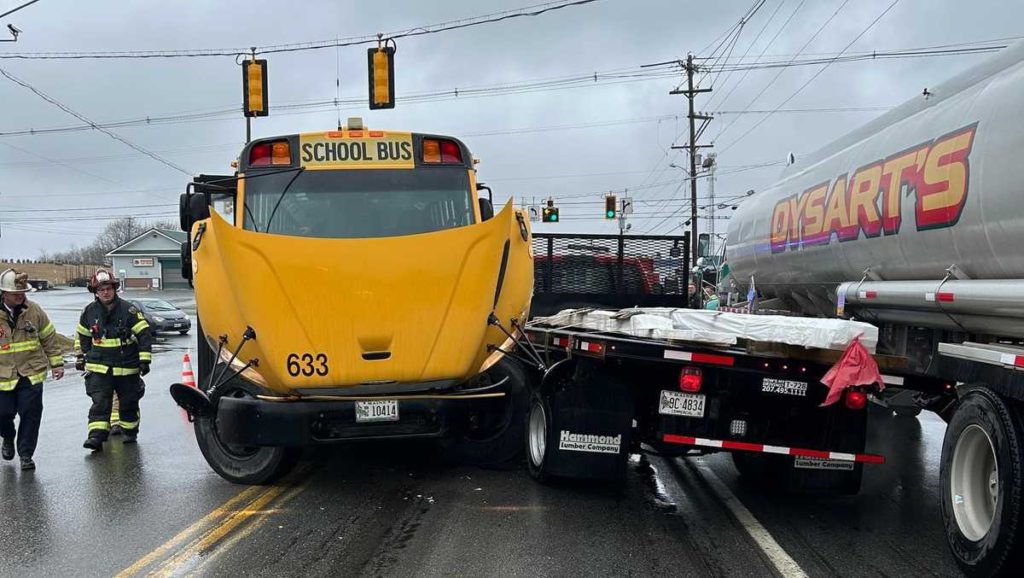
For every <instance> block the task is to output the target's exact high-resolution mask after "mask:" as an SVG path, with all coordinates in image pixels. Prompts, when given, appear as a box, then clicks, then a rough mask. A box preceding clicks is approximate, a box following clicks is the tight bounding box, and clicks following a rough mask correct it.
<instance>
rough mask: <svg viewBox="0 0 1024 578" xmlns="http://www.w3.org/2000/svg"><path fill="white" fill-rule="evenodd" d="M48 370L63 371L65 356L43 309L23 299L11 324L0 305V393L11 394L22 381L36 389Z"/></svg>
mask: <svg viewBox="0 0 1024 578" xmlns="http://www.w3.org/2000/svg"><path fill="white" fill-rule="evenodd" d="M51 367H64V354H63V352H62V350H61V345H60V339H59V338H58V337H57V330H56V329H54V327H53V323H50V319H49V318H48V317H47V316H46V313H45V312H44V311H43V308H42V307H40V306H39V305H37V304H35V303H33V302H32V301H29V300H27V299H26V300H25V308H24V309H23V310H22V311H21V314H20V315H18V321H17V323H14V322H12V320H11V314H10V313H9V312H8V311H7V308H6V307H4V306H3V305H0V391H11V390H13V389H14V386H15V385H17V384H18V380H19V379H20V378H22V377H26V378H28V380H29V381H30V382H32V385H39V384H40V383H42V382H43V380H44V379H46V372H47V371H48V370H49V369H50V368H51Z"/></svg>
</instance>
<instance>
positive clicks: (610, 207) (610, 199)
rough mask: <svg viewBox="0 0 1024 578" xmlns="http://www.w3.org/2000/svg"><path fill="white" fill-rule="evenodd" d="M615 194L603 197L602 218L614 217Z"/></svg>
mask: <svg viewBox="0 0 1024 578" xmlns="http://www.w3.org/2000/svg"><path fill="white" fill-rule="evenodd" d="M615 201H616V199H615V195H608V196H607V197H605V198H604V218H605V219H614V218H615V214H616V212H617V207H616V202H615Z"/></svg>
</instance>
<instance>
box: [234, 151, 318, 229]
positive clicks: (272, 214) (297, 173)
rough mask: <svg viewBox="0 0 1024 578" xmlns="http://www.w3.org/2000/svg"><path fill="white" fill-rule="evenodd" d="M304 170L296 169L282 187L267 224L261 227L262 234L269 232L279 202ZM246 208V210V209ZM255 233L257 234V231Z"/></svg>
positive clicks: (303, 168)
mask: <svg viewBox="0 0 1024 578" xmlns="http://www.w3.org/2000/svg"><path fill="white" fill-rule="evenodd" d="M304 170H306V167H299V168H298V169H296V171H295V174H294V175H292V178H291V179H290V180H289V181H288V184H287V185H285V186H284V190H282V191H281V194H280V196H278V197H277V202H276V203H274V210H272V211H270V217H268V218H267V224H266V225H265V226H264V227H263V232H264V233H269V232H270V223H271V221H273V220H274V215H276V214H277V208H278V207H280V206H281V201H282V200H284V194H285V193H287V192H288V189H290V188H291V187H292V183H294V182H295V179H297V178H299V175H301V174H302V171H304ZM246 208H247V209H248V207H246ZM257 232H259V230H258V229H257Z"/></svg>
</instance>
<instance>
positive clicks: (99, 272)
mask: <svg viewBox="0 0 1024 578" xmlns="http://www.w3.org/2000/svg"><path fill="white" fill-rule="evenodd" d="M103 285H110V286H111V287H113V288H114V291H117V290H118V288H119V287H121V282H120V281H118V280H117V277H114V274H113V273H111V272H110V271H108V270H107V269H104V268H102V267H101V268H99V269H96V272H95V273H93V274H92V277H91V278H90V279H89V292H90V293H95V292H96V290H97V289H99V288H100V287H102V286H103Z"/></svg>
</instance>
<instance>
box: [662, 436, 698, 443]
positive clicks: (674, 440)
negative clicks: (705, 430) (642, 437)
mask: <svg viewBox="0 0 1024 578" xmlns="http://www.w3.org/2000/svg"><path fill="white" fill-rule="evenodd" d="M661 439H662V441H665V442H668V443H670V444H686V445H688V446H695V445H697V438H691V437H687V436H677V435H673V434H665V436H664V437H662V438H661Z"/></svg>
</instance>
